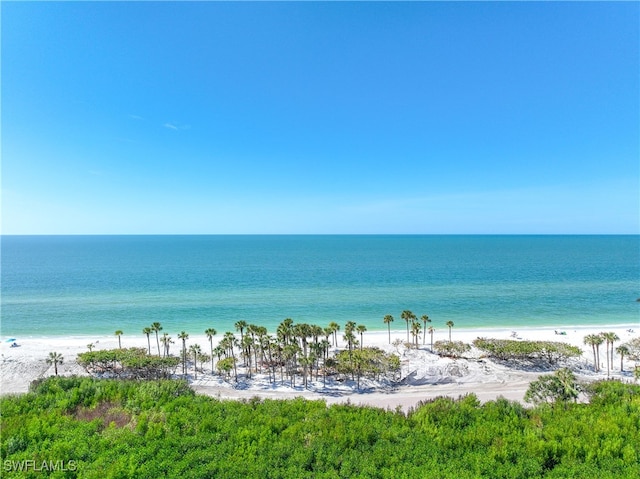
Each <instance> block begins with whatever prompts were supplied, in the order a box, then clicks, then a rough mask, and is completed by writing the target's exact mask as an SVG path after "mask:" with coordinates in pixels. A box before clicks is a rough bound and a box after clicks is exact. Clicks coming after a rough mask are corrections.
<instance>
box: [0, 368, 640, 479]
mask: <svg viewBox="0 0 640 479" xmlns="http://www.w3.org/2000/svg"><path fill="white" fill-rule="evenodd" d="M560 379H562V378H560ZM565 379H567V378H565ZM568 379H571V378H570V377H568ZM538 390H540V388H539V387H538ZM565 393H566V390H565ZM565 393H563V394H558V395H556V396H555V397H553V398H550V401H551V403H548V402H547V401H546V400H545V401H538V403H539V404H537V405H535V406H533V407H531V408H527V407H525V406H523V405H522V404H520V403H518V402H512V401H508V400H506V399H504V398H498V399H497V400H495V401H489V402H486V403H484V404H481V403H480V401H479V400H478V398H477V397H476V396H475V395H474V394H469V395H466V396H462V397H460V398H458V399H457V400H456V399H452V398H445V397H439V398H436V399H432V400H428V401H424V402H422V403H420V404H419V405H418V406H417V407H415V408H412V409H411V410H409V411H408V412H407V413H406V414H405V413H403V412H401V411H400V410H384V409H379V408H373V407H364V406H355V405H352V404H340V405H331V406H327V404H326V403H325V402H324V401H309V400H306V399H302V398H297V399H289V400H260V399H257V398H254V399H247V400H244V401H232V400H220V399H217V398H212V397H208V396H201V395H197V394H195V393H194V392H193V391H192V390H191V389H190V388H189V386H188V384H187V382H186V381H181V380H158V381H135V380H112V379H95V378H91V377H51V378H48V379H46V380H42V381H39V382H37V383H34V384H33V385H32V387H31V390H30V392H29V393H27V394H22V395H9V396H4V397H2V398H1V399H0V406H1V409H2V418H1V426H2V438H1V440H0V452H1V454H2V460H3V462H2V466H3V477H41V475H38V474H42V471H41V470H40V471H36V470H35V468H36V466H38V467H39V464H40V463H41V462H42V461H47V464H54V465H60V464H62V465H63V466H64V465H69V464H72V465H73V467H66V469H65V468H64V467H62V468H58V470H57V471H56V472H55V477H82V478H98V477H99V478H104V477H131V478H133V477H183V478H190V477H193V478H203V477H216V478H237V477H246V478H258V477H259V478H263V477H272V478H289V477H291V478H293V477H295V478H312V477H313V478H318V477H331V478H340V477H345V478H352V477H363V478H364V477H367V478H392V477H406V478H414V477H415V478H422V477H443V478H448V477H451V478H453V477H455V478H472V477H473V478H476V477H492V478H502V477H504V478H507V477H520V478H536V477H614V476H615V477H640V386H638V385H634V384H628V383H623V382H619V381H600V382H595V383H592V384H591V385H589V387H588V388H587V390H585V393H586V394H587V397H588V401H587V402H579V403H575V402H574V401H573V397H574V396H573V395H572V394H565ZM558 404H561V405H562V407H556V406H557V405H558ZM408 444H410V447H407V445H408ZM14 466H15V467H14ZM25 467H26V468H27V469H28V468H29V467H31V469H30V470H24V469H25ZM20 468H22V470H19V469H20Z"/></svg>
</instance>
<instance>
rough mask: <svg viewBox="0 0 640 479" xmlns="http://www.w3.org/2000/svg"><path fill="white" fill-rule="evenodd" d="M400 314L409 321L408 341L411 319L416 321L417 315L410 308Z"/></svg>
mask: <svg viewBox="0 0 640 479" xmlns="http://www.w3.org/2000/svg"><path fill="white" fill-rule="evenodd" d="M400 316H401V317H402V319H404V320H405V321H406V322H407V342H409V321H411V322H413V321H415V319H416V315H415V314H413V313H412V312H411V311H409V310H408V309H405V310H404V311H403V312H402V314H401V315H400Z"/></svg>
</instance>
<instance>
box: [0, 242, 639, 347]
mask: <svg viewBox="0 0 640 479" xmlns="http://www.w3.org/2000/svg"><path fill="white" fill-rule="evenodd" d="M1 253H2V309H1V320H2V323H1V328H2V331H1V333H2V336H3V337H7V336H15V337H35V336H69V335H96V334H104V335H112V334H113V332H114V331H115V330H116V329H121V330H123V331H124V332H125V334H140V332H141V330H142V328H143V327H145V326H148V325H149V324H151V323H152V322H154V321H158V322H160V323H161V324H162V325H163V328H164V331H166V332H169V333H170V334H175V333H177V332H179V331H181V330H185V331H187V332H189V333H191V334H202V332H203V331H204V329H206V328H208V327H214V328H215V329H217V330H218V332H224V331H233V330H234V326H233V325H234V323H235V322H236V321H238V320H241V319H242V320H245V321H247V322H248V323H255V324H260V325H263V326H266V327H267V329H268V330H269V331H274V330H275V328H276V326H277V324H278V323H280V322H281V321H282V320H283V319H284V318H287V317H290V318H292V319H293V320H294V321H296V322H309V323H315V324H320V325H322V326H326V325H328V323H329V322H330V321H336V322H338V323H339V324H341V325H343V324H344V323H345V322H346V321H349V320H352V321H356V322H357V323H358V324H365V325H366V326H367V328H368V329H369V330H385V329H386V326H385V325H384V324H383V322H382V318H383V317H384V316H385V315H386V314H392V315H393V316H394V317H395V318H396V322H395V323H394V324H393V326H394V327H395V329H400V330H402V329H404V322H403V321H402V320H401V318H400V313H401V312H402V311H403V310H404V309H410V310H412V311H413V312H414V313H415V314H416V315H418V316H421V315H422V314H428V315H429V316H430V318H431V319H432V320H433V323H432V324H433V326H434V327H436V328H438V327H444V324H445V322H446V321H449V320H452V321H454V323H455V325H456V327H460V328H475V327H508V328H516V327H524V326H557V327H568V326H575V325H599V324H602V325H604V324H630V325H638V326H640V302H637V301H636V299H638V298H639V297H640V237H639V236H375V235H374V236H4V237H2V244H1Z"/></svg>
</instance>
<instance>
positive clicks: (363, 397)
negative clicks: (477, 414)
mask: <svg viewBox="0 0 640 479" xmlns="http://www.w3.org/2000/svg"><path fill="white" fill-rule="evenodd" d="M603 331H612V332H615V333H616V334H617V335H618V337H619V338H620V340H619V341H618V342H616V344H615V346H617V345H619V344H622V343H624V342H626V341H628V340H630V339H632V338H634V337H637V336H639V335H640V331H639V330H638V329H635V330H634V325H611V326H599V327H570V328H560V327H557V328H528V329H518V330H515V331H513V330H507V329H456V328H455V327H454V328H453V331H452V339H453V340H454V341H463V342H466V343H471V342H472V341H473V340H474V339H476V338H478V337H485V338H500V339H514V338H518V339H523V340H545V341H559V342H566V343H569V344H572V345H575V346H579V347H580V348H581V349H582V350H583V355H582V357H581V358H579V359H574V360H571V361H570V362H569V363H568V364H567V365H568V366H569V367H570V368H571V369H572V370H573V371H574V372H575V373H576V376H577V377H578V378H579V379H580V380H585V381H589V380H596V379H604V378H606V377H607V369H606V357H605V351H606V349H605V347H604V346H605V345H604V344H603V345H602V347H601V350H600V360H601V363H602V370H601V372H599V373H595V372H594V370H593V354H592V352H591V349H590V347H589V348H588V347H587V346H585V345H584V344H583V341H584V337H585V336H586V335H588V334H597V333H600V332H603ZM560 332H564V333H565V334H557V333H560ZM221 337H222V334H218V335H217V336H216V337H214V345H215V344H216V339H221ZM396 338H399V339H402V340H406V331H404V330H395V331H392V332H391V339H392V341H393V340H394V339H396ZM16 339H17V343H18V344H19V347H11V344H10V343H7V342H5V338H3V342H2V343H0V355H1V356H0V385H1V386H0V392H1V393H2V394H12V393H24V392H26V391H27V390H28V388H29V383H30V382H31V381H33V380H34V379H38V378H42V377H47V376H51V375H53V374H54V370H53V366H51V365H49V364H47V362H46V359H47V357H48V356H49V353H50V352H52V351H55V352H57V353H59V354H61V355H62V356H63V357H64V362H63V364H62V365H59V366H58V372H59V374H60V375H73V374H77V375H84V374H86V372H85V371H84V369H83V368H82V367H80V366H79V365H78V364H77V363H76V361H75V359H76V357H77V354H78V353H80V352H85V351H87V350H88V349H87V344H89V343H93V344H94V345H95V350H99V349H113V348H117V347H118V340H117V338H116V337H115V336H111V337H90V336H82V337H70V338H16ZM152 339H154V338H152ZM174 339H175V338H174ZM444 339H448V331H447V330H445V329H440V330H438V331H436V333H435V335H434V341H437V340H444ZM121 341H122V347H134V346H135V347H142V348H147V339H146V337H145V336H144V335H142V334H139V335H136V336H129V335H126V334H125V335H123V336H122V337H121ZM177 343H178V341H177V340H176V344H174V345H172V351H171V352H172V353H174V354H176V353H178V350H179V345H178V344H177ZM388 343H389V341H388V334H387V332H386V331H375V332H366V333H364V346H365V347H366V346H377V347H380V348H381V349H384V350H385V351H388V352H397V353H398V354H399V356H400V358H401V363H402V380H401V381H400V382H399V383H398V384H397V385H393V386H391V385H381V384H379V383H372V382H369V381H366V380H362V381H361V384H360V390H357V388H356V384H355V382H351V381H343V382H337V381H334V380H331V381H327V383H326V385H325V384H324V383H323V381H322V378H320V380H319V381H313V382H310V384H309V386H308V387H307V388H306V389H304V388H302V386H299V387H298V386H297V387H295V388H291V387H288V386H284V385H280V381H278V382H277V383H276V384H275V385H274V384H272V383H270V382H269V381H268V378H267V376H266V375H264V376H261V375H254V378H253V379H251V380H246V379H244V378H243V377H242V376H241V377H240V380H239V382H238V383H237V384H236V383H233V382H231V383H230V382H227V381H225V380H223V379H222V378H220V377H219V376H218V375H217V374H216V375H214V374H211V371H210V366H209V365H207V364H205V366H204V374H203V373H198V378H197V379H193V377H191V384H192V387H193V388H194V390H195V391H197V392H198V393H201V394H207V395H210V396H214V397H220V398H228V399H240V398H251V397H255V396H257V397H260V398H273V399H276V398H281V399H284V398H294V397H305V398H308V399H324V400H325V401H326V402H327V404H333V403H344V402H350V403H352V404H363V405H370V406H375V407H380V408H385V409H387V408H388V409H396V408H398V407H399V408H401V409H403V410H405V411H406V410H407V409H409V408H411V407H413V406H415V405H416V404H418V402H419V401H421V400H425V399H429V398H434V397H437V396H451V397H458V396H460V395H464V394H467V393H475V394H476V395H477V396H478V398H479V399H480V400H481V401H489V400H493V399H496V398H498V397H500V396H502V397H505V398H507V399H510V400H518V401H522V400H523V397H524V394H525V392H526V390H527V387H528V385H529V383H530V382H531V381H533V380H535V379H536V378H537V377H538V376H539V375H540V374H548V373H550V372H551V370H549V369H543V368H537V367H533V366H529V367H514V366H513V365H507V364H506V363H501V362H498V361H494V360H491V359H488V358H484V357H482V355H481V353H480V351H477V350H475V349H472V351H471V352H470V353H469V354H467V358H465V359H450V358H441V357H439V356H437V355H435V354H433V353H431V352H430V350H429V343H430V338H429V336H428V335H427V338H426V344H425V345H422V344H420V347H419V348H418V349H417V350H416V349H406V348H405V347H404V346H398V347H394V346H392V345H390V344H388ZM191 344H199V345H200V346H201V348H202V350H203V351H209V341H208V339H207V338H206V336H205V335H204V334H203V335H193V336H191V337H190V338H189V340H188V341H187V347H188V346H189V345H191ZM339 346H341V347H343V346H344V344H343V343H342V341H340V344H339ZM615 346H614V347H615ZM154 348H156V344H155V341H151V352H152V353H153V352H154ZM624 365H625V372H623V373H621V372H620V357H619V356H618V355H617V354H615V355H614V364H613V370H612V371H611V374H610V376H611V377H613V378H621V379H623V380H626V381H633V374H632V372H631V371H632V370H633V368H634V367H635V365H636V364H635V362H634V361H630V360H628V359H625V363H624ZM192 374H193V372H192Z"/></svg>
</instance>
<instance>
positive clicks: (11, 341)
mask: <svg viewBox="0 0 640 479" xmlns="http://www.w3.org/2000/svg"><path fill="white" fill-rule="evenodd" d="M15 341H16V338H9V339H7V340H5V343H13V342H15Z"/></svg>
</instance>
